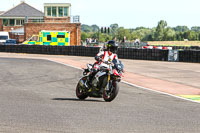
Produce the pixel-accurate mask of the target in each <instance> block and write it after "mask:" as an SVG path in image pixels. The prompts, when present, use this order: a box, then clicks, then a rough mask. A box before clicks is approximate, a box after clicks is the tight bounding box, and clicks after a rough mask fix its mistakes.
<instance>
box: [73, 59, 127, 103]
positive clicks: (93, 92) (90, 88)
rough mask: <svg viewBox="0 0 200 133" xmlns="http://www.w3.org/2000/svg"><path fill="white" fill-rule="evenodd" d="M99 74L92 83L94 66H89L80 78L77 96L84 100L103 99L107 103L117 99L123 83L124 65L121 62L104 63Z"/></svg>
mask: <svg viewBox="0 0 200 133" xmlns="http://www.w3.org/2000/svg"><path fill="white" fill-rule="evenodd" d="M102 64H104V65H101V67H100V68H99V70H98V72H97V73H96V74H95V75H94V76H93V78H92V79H91V81H90V78H89V76H90V74H92V68H93V65H92V64H87V68H86V69H84V71H83V77H82V78H80V80H79V82H78V84H77V86H76V96H77V97H78V98H79V99H81V100H84V99H86V98H87V97H95V98H102V97H103V99H104V100H105V101H106V102H111V101H112V100H114V99H115V97H116V96H117V94H118V91H119V82H120V81H121V77H122V73H123V71H124V70H123V69H124V65H123V64H122V62H121V61H117V60H113V61H112V62H111V60H109V61H108V62H104V63H102Z"/></svg>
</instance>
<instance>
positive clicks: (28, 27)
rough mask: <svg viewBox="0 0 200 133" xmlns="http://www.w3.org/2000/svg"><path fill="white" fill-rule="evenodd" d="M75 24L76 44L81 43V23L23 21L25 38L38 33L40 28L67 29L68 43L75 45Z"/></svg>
mask: <svg viewBox="0 0 200 133" xmlns="http://www.w3.org/2000/svg"><path fill="white" fill-rule="evenodd" d="M77 25H78V45H81V24H80V23H25V25H24V32H25V40H26V39H28V38H29V37H31V36H32V35H33V34H39V32H40V31H41V30H55V31H69V32H70V45H77Z"/></svg>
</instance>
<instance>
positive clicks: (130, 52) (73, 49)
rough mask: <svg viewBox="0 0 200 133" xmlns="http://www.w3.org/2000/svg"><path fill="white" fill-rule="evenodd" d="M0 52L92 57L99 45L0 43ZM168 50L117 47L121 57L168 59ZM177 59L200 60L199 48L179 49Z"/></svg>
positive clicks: (186, 60) (183, 60)
mask: <svg viewBox="0 0 200 133" xmlns="http://www.w3.org/2000/svg"><path fill="white" fill-rule="evenodd" d="M0 52H11V53H30V54H51V55H75V56H90V57H94V56H95V55H96V54H97V53H98V52H99V47H84V46H67V47H66V46H39V45H0ZM168 52H169V51H168V50H161V49H136V48H119V49H118V53H117V54H118V57H119V58H122V59H138V60H157V61H168ZM179 61H180V62H200V50H180V51H179Z"/></svg>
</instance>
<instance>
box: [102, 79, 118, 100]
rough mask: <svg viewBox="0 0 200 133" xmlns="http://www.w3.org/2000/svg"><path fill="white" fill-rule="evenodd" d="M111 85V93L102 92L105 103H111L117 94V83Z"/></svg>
mask: <svg viewBox="0 0 200 133" xmlns="http://www.w3.org/2000/svg"><path fill="white" fill-rule="evenodd" d="M112 85H113V90H112V92H110V91H106V90H104V92H103V99H104V100H105V101H106V102H111V101H112V100H114V99H115V97H116V96H117V94H118V92H119V83H118V82H117V81H113V84H112Z"/></svg>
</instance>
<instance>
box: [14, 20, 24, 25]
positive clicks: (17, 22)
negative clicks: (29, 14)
mask: <svg viewBox="0 0 200 133" xmlns="http://www.w3.org/2000/svg"><path fill="white" fill-rule="evenodd" d="M23 24H24V20H23V19H16V25H23Z"/></svg>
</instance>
